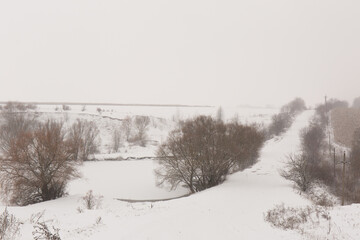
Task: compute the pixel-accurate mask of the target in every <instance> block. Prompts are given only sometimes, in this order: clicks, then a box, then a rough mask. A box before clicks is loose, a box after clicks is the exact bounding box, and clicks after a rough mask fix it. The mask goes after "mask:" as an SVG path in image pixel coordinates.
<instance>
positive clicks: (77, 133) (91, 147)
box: [69, 119, 99, 161]
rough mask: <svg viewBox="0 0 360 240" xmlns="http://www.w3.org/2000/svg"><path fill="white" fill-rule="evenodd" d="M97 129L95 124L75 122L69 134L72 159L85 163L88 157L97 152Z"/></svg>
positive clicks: (85, 121) (83, 121) (84, 121)
mask: <svg viewBox="0 0 360 240" xmlns="http://www.w3.org/2000/svg"><path fill="white" fill-rule="evenodd" d="M98 136H99V129H98V127H97V126H96V123H95V122H90V121H87V120H79V119H78V120H77V122H75V123H74V124H73V125H72V127H71V128H70V132H69V141H70V142H71V147H72V153H73V157H74V158H75V159H77V160H82V161H86V160H88V158H89V155H91V154H94V153H96V152H97V147H98Z"/></svg>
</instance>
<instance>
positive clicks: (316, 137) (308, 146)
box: [300, 122, 325, 165]
mask: <svg viewBox="0 0 360 240" xmlns="http://www.w3.org/2000/svg"><path fill="white" fill-rule="evenodd" d="M300 139H301V148H302V151H303V153H304V154H305V155H306V157H307V158H308V161H309V163H311V164H313V165H317V164H319V163H320V161H321V160H322V155H321V152H322V150H323V148H324V146H325V142H324V141H325V132H324V129H323V128H322V127H321V126H320V124H318V123H316V122H312V123H310V125H309V126H308V127H306V128H304V129H302V130H301V132H300Z"/></svg>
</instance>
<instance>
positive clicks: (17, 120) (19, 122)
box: [0, 109, 37, 153]
mask: <svg viewBox="0 0 360 240" xmlns="http://www.w3.org/2000/svg"><path fill="white" fill-rule="evenodd" d="M2 121H3V124H2V126H1V127H0V149H1V151H2V152H5V153H6V152H7V151H9V149H10V145H11V142H12V141H13V140H14V139H16V138H17V137H18V136H19V135H20V134H21V133H23V132H25V131H29V130H31V129H32V128H33V127H34V126H35V125H36V123H37V121H36V119H35V117H33V116H31V115H29V114H26V113H18V112H13V111H12V110H9V109H7V110H6V111H4V112H3V113H2Z"/></svg>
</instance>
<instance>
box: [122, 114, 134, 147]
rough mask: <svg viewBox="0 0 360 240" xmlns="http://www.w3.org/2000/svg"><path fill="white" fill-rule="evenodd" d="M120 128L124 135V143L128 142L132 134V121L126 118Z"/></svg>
mask: <svg viewBox="0 0 360 240" xmlns="http://www.w3.org/2000/svg"><path fill="white" fill-rule="evenodd" d="M121 128H122V130H123V132H124V134H125V137H126V141H129V140H130V137H131V132H132V119H131V117H129V116H126V117H125V118H124V119H123V120H122V123H121Z"/></svg>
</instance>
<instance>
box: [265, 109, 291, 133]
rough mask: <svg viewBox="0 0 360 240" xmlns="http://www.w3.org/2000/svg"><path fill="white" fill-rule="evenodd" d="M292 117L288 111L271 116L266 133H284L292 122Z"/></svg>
mask: <svg viewBox="0 0 360 240" xmlns="http://www.w3.org/2000/svg"><path fill="white" fill-rule="evenodd" d="M292 121H293V117H292V115H290V114H289V113H286V112H282V113H278V114H275V115H273V116H272V118H271V123H270V125H269V130H268V135H269V136H279V135H281V134H282V133H284V132H285V131H286V130H287V129H288V128H289V127H290V126H291V124H292Z"/></svg>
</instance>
